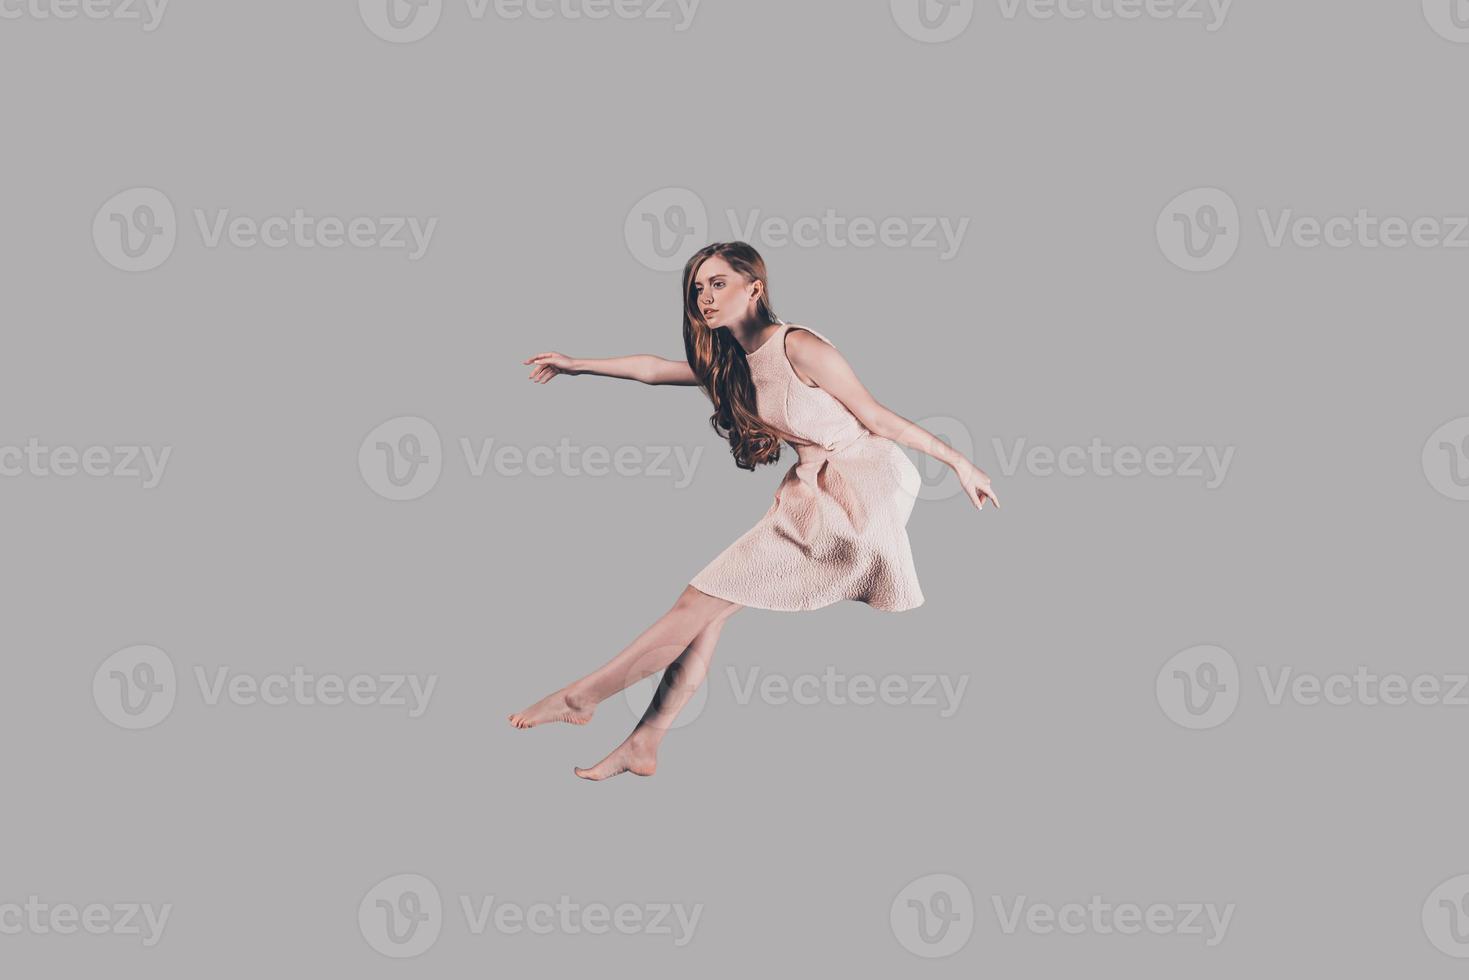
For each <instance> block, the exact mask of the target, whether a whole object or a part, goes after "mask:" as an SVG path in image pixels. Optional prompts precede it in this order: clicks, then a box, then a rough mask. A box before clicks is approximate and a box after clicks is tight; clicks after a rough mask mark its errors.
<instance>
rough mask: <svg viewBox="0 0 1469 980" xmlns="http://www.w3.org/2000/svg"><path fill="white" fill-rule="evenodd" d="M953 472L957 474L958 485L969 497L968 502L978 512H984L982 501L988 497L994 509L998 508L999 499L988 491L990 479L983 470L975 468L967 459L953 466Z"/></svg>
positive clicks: (991, 491) (992, 492)
mask: <svg viewBox="0 0 1469 980" xmlns="http://www.w3.org/2000/svg"><path fill="white" fill-rule="evenodd" d="M954 472H955V473H958V474H959V485H960V486H962V487H963V488H964V493H965V494H966V495H967V496H968V497H969V502H970V503H972V504H973V505H974V506H976V507H978V508H979V509H980V510H984V501H985V498H986V497H988V498H989V499H990V500H992V501H994V504H995V507H996V508H999V506H1000V498H999V497H996V496H995V492H994V491H993V490H991V489H990V478H989V476H988V475H987V474H986V473H985V471H984V470H982V469H980V468H979V467H978V466H975V465H974V464H973V463H971V462H969V460H967V459H960V460H959V462H957V463H955V464H954Z"/></svg>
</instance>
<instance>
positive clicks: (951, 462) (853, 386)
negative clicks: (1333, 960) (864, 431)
mask: <svg viewBox="0 0 1469 980" xmlns="http://www.w3.org/2000/svg"><path fill="white" fill-rule="evenodd" d="M786 352H787V353H788V354H789V355H790V359H791V363H792V364H794V365H795V366H796V368H797V369H798V370H799V371H800V372H801V373H802V374H804V375H806V377H808V378H810V379H811V380H812V381H815V382H816V383H817V384H818V385H820V386H821V387H822V388H823V389H824V390H825V391H826V393H827V394H829V395H831V396H832V397H833V398H835V399H836V400H837V401H839V402H841V403H842V404H843V405H844V406H846V408H847V411H849V412H851V413H852V414H853V415H855V416H856V417H857V421H859V422H861V423H862V424H863V425H865V426H866V427H867V428H868V429H870V430H871V431H872V432H873V434H875V435H879V436H883V437H885V438H888V439H891V440H893V441H894V442H896V443H899V444H900V445H904V446H908V447H909V448H911V449H916V450H918V451H919V452H921V453H926V454H927V455H929V456H932V457H933V458H934V459H936V460H938V461H939V462H940V463H943V464H945V465H946V466H950V467H952V468H953V470H954V472H955V473H956V474H958V476H959V483H960V484H961V485H962V486H963V487H964V492H965V494H966V495H967V496H968V497H969V501H970V503H972V504H974V505H975V506H976V507H978V508H979V509H981V510H983V509H984V502H985V499H986V498H988V499H990V500H992V501H994V504H995V506H996V507H999V506H1000V499H999V498H998V497H996V496H995V494H994V491H993V490H992V489H990V478H989V476H988V475H987V474H986V473H985V472H984V470H982V469H980V468H979V467H978V466H975V465H974V463H972V462H970V461H969V460H968V459H966V458H965V457H964V455H963V454H962V453H960V452H958V451H957V450H956V449H954V447H952V446H950V445H949V444H948V443H946V442H944V441H943V440H942V439H940V438H939V437H938V436H935V435H934V434H933V433H932V432H929V431H928V430H927V429H925V428H923V427H922V426H921V425H918V424H917V423H916V422H910V421H909V420H908V419H905V418H903V416H901V415H899V414H898V413H897V412H894V411H892V410H891V409H889V408H887V407H886V406H885V405H883V404H882V403H881V402H879V401H878V400H877V399H876V398H873V397H872V392H870V391H868V390H867V387H866V386H865V385H863V384H862V382H861V381H860V380H858V378H857V373H856V372H855V371H853V370H852V366H851V365H850V364H848V363H847V359H846V358H845V357H843V356H842V354H841V352H840V351H838V350H837V349H836V348H835V347H833V346H831V345H830V344H828V343H826V342H825V341H823V340H822V339H821V338H819V337H817V336H815V335H814V334H812V333H811V332H810V331H808V330H792V331H791V332H790V333H789V335H788V339H787V344H786Z"/></svg>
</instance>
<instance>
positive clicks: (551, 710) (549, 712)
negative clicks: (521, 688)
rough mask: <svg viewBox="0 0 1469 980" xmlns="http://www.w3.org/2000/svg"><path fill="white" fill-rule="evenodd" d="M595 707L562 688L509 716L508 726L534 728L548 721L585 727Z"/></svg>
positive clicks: (567, 689) (568, 689)
mask: <svg viewBox="0 0 1469 980" xmlns="http://www.w3.org/2000/svg"><path fill="white" fill-rule="evenodd" d="M595 710H596V705H595V704H593V703H591V702H590V701H587V700H585V699H583V698H580V697H578V696H577V695H575V694H573V693H571V688H569V687H563V688H562V689H561V690H559V691H557V692H556V693H555V694H548V695H546V696H545V697H543V698H541V699H540V700H539V701H537V702H536V703H535V704H533V705H531V706H530V707H529V708H526V709H525V710H524V711H521V712H519V713H517V714H513V715H511V716H510V724H512V725H514V726H515V727H516V728H534V727H536V726H537V725H544V724H545V723H546V722H548V721H564V722H566V723H568V724H571V725H585V724H586V723H587V722H589V721H591V720H592V712H593V711H595Z"/></svg>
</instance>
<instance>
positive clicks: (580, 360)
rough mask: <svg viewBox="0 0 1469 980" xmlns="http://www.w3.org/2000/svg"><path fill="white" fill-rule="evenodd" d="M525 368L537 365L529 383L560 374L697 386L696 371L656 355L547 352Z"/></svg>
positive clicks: (684, 362) (540, 381)
mask: <svg viewBox="0 0 1469 980" xmlns="http://www.w3.org/2000/svg"><path fill="white" fill-rule="evenodd" d="M521 363H522V364H534V365H535V367H534V368H532V369H531V372H530V380H532V381H534V382H536V383H537V384H545V383H546V382H547V381H550V380H551V379H552V378H554V377H556V376H557V375H558V374H572V375H575V374H595V375H599V376H601V377H604V378H626V379H628V380H629V381H641V382H642V383H643V384H645V385H693V384H698V383H699V382H698V379H697V378H695V377H694V369H693V368H691V367H689V364H688V362H687V361H670V360H669V359H668V358H666V357H658V356H657V355H656V354H628V355H627V356H625V357H567V356H566V355H565V354H558V353H557V352H556V351H547V352H545V353H543V354H537V355H535V356H534V357H528V358H526V359H525V360H524V361H521Z"/></svg>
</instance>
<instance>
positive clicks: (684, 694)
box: [573, 605, 743, 779]
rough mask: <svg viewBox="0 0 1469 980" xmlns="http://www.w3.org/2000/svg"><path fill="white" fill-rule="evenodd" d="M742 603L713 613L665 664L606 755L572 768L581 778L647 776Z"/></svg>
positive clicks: (696, 689)
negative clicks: (643, 707)
mask: <svg viewBox="0 0 1469 980" xmlns="http://www.w3.org/2000/svg"><path fill="white" fill-rule="evenodd" d="M742 608H743V607H742V606H737V605H736V606H731V607H730V608H729V609H727V610H725V611H724V612H722V613H720V614H719V615H717V616H715V617H714V619H713V620H712V621H711V622H710V623H709V625H708V626H705V627H704V628H703V629H702V630H701V631H700V632H699V635H698V636H696V637H694V641H693V642H692V643H690V644H689V645H688V648H687V649H686V650H684V652H683V653H681V654H679V657H678V659H677V660H675V661H674V662H673V663H671V664H669V665H668V669H667V670H665V671H664V672H663V679H662V680H661V681H660V682H659V684H658V690H657V691H655V692H654V693H653V700H652V701H651V702H649V703H648V710H647V711H645V712H643V717H642V718H641V719H640V720H639V721H638V723H637V725H636V726H635V727H634V728H633V730H632V733H631V734H630V735H628V736H627V738H625V739H623V741H622V744H621V745H619V746H618V747H617V748H615V749H613V750H612V751H611V752H610V753H609V754H608V755H607V758H605V759H603V760H602V761H601V762H599V763H597V764H596V765H595V766H592V767H591V768H590V769H582V768H579V767H578V768H575V769H573V771H574V772H575V773H576V774H577V775H578V776H580V777H582V778H583V779H606V778H607V777H608V776H616V775H617V774H618V773H623V772H630V773H633V774H634V775H638V776H651V775H653V772H654V770H656V769H657V768H658V746H659V744H660V743H661V742H662V741H663V736H664V735H667V734H668V729H669V728H670V727H671V726H672V725H673V720H674V718H676V717H677V716H678V713H679V711H681V710H682V709H683V706H684V705H686V704H688V702H689V699H690V698H692V697H693V696H694V693H695V692H696V691H698V689H699V685H700V684H702V683H704V678H706V677H707V676H709V662H710V661H711V660H713V659H714V648H715V647H716V646H717V645H718V644H719V634H720V633H721V632H722V631H723V629H724V623H725V620H727V619H729V617H730V616H733V615H734V614H735V612H736V611H737V610H739V609H742Z"/></svg>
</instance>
